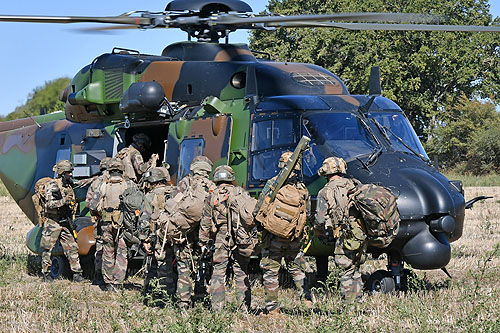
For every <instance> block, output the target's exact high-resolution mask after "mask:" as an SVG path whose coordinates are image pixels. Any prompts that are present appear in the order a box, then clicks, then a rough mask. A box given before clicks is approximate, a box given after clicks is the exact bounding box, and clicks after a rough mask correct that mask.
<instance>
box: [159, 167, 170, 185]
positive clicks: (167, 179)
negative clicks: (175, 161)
mask: <svg viewBox="0 0 500 333" xmlns="http://www.w3.org/2000/svg"><path fill="white" fill-rule="evenodd" d="M155 169H158V170H160V171H161V172H163V174H164V175H165V180H166V181H167V182H169V181H170V172H168V170H169V169H170V165H169V164H168V163H165V166H161V167H157V168H155Z"/></svg>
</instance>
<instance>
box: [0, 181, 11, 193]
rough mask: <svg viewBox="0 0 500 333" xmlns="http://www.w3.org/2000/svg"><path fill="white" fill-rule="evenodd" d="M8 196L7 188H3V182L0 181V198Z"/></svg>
mask: <svg viewBox="0 0 500 333" xmlns="http://www.w3.org/2000/svg"><path fill="white" fill-rule="evenodd" d="M9 195H10V194H9V191H7V188H6V187H5V185H4V184H3V182H2V181H1V180H0V196H1V197H4V196H9Z"/></svg>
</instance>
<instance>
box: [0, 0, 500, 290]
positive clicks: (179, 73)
mask: <svg viewBox="0 0 500 333" xmlns="http://www.w3.org/2000/svg"><path fill="white" fill-rule="evenodd" d="M441 19H442V18H440V17H436V16H433V15H423V14H408V13H336V14H321V15H293V16H265V15H260V16H259V15H254V14H253V13H252V9H251V7H250V6H249V5H248V4H247V3H245V2H243V1H239V0H217V1H207V0H193V1H184V0H174V1H171V2H170V3H168V4H167V6H166V8H165V10H164V11H161V12H146V11H136V12H129V13H125V14H122V15H119V16H106V17H87V16H85V17H81V16H65V17H62V16H13V15H0V22H1V21H3V22H35V23H106V24H113V25H114V26H111V27H109V26H108V27H103V28H101V27H99V28H97V29H96V30H113V29H132V28H133V29H137V28H140V29H144V30H148V29H155V28H176V29H181V30H182V31H184V32H186V33H187V35H188V41H185V42H178V43H174V44H172V45H169V46H167V47H165V49H164V50H163V52H162V53H161V55H149V54H142V53H141V52H139V51H137V50H132V49H124V48H118V47H115V48H113V49H112V51H111V52H110V53H105V54H102V55H100V56H98V57H96V58H95V59H94V60H93V61H92V62H91V63H90V64H88V65H86V66H84V67H83V68H82V69H81V70H80V71H79V72H78V73H77V74H76V75H75V76H74V78H73V80H72V81H71V83H70V84H69V85H68V86H67V87H66V89H65V90H64V91H63V92H61V95H60V99H61V100H62V101H63V102H65V105H66V106H65V110H64V111H60V112H55V113H51V114H47V115H40V116H36V117H30V118H24V119H20V120H13V121H9V122H4V123H0V148H1V149H0V159H1V161H2V163H1V164H0V177H1V179H2V181H3V183H4V184H5V186H6V188H7V189H8V191H9V192H10V194H11V195H12V197H13V198H14V200H15V201H16V202H17V204H18V205H19V206H20V207H21V209H22V210H23V211H24V213H25V214H26V215H27V216H28V218H29V219H30V220H31V221H33V222H34V223H36V222H35V221H36V219H35V211H34V207H33V203H32V201H31V196H32V194H33V191H34V185H35V183H36V181H37V180H38V179H41V178H43V177H47V176H53V172H52V166H53V165H54V164H55V163H57V162H58V161H59V160H63V159H67V160H71V161H72V162H73V164H74V166H75V169H74V172H73V175H74V177H75V178H77V179H79V178H89V177H92V176H94V175H95V174H97V173H98V172H99V163H100V161H101V160H102V159H103V158H104V157H107V156H108V157H111V156H114V155H115V154H116V153H117V152H118V151H119V150H120V149H121V148H123V147H125V146H127V145H129V144H130V143H131V141H132V137H133V135H134V134H136V133H145V134H147V135H148V136H149V137H151V138H153V145H152V146H151V148H150V149H149V151H148V152H147V153H146V154H145V156H144V157H145V158H146V159H147V158H149V156H150V155H151V154H153V153H158V154H159V155H160V156H163V162H164V163H165V164H167V163H168V164H169V165H170V169H169V172H170V176H171V179H172V182H173V183H176V182H177V181H179V180H180V179H182V177H184V176H185V175H186V174H188V173H189V165H190V163H191V161H192V159H193V158H194V156H197V155H201V154H203V155H205V156H207V157H208V158H210V159H211V160H212V161H213V162H214V167H215V166H218V165H222V164H227V165H230V166H231V167H232V168H233V169H234V171H235V174H236V183H237V184H238V185H240V186H242V187H244V188H246V189H247V190H248V191H249V192H250V193H251V194H253V195H255V196H257V195H258V194H259V193H260V191H261V190H262V188H263V186H264V184H265V182H266V181H267V180H268V179H269V178H271V177H273V176H275V175H276V174H277V173H278V168H277V161H278V159H279V156H280V155H281V153H282V152H284V151H287V150H293V149H294V147H295V146H296V145H297V143H298V140H299V139H300V138H301V136H302V135H305V136H308V137H309V138H310V139H311V143H310V148H309V149H308V150H307V151H306V152H305V153H304V154H303V158H302V175H301V176H302V177H303V179H304V181H305V183H306V184H307V186H308V189H309V192H310V194H311V195H312V197H313V199H314V197H315V195H316V194H317V193H318V191H319V190H320V189H321V188H322V187H323V185H324V184H325V180H324V179H322V178H321V177H319V176H318V175H317V170H318V169H319V167H320V166H321V164H322V162H323V160H324V159H325V158H327V157H329V156H339V157H342V158H344V159H345V160H346V162H347V165H348V175H349V176H351V177H354V178H357V179H358V180H360V181H361V182H362V183H374V184H378V185H382V186H385V187H388V188H390V189H391V190H392V192H393V193H394V194H396V196H397V197H398V199H397V204H398V208H399V211H400V215H401V225H400V229H399V233H398V235H397V237H396V239H395V240H394V241H393V242H392V243H391V244H390V245H389V246H388V247H387V248H384V249H380V248H375V247H370V248H369V249H368V252H369V253H371V254H373V255H374V257H377V256H380V255H381V254H383V253H385V254H386V255H387V258H388V265H387V270H378V271H376V272H374V273H373V274H371V275H370V277H369V278H368V281H367V285H366V286H367V288H368V289H369V290H371V291H377V290H380V291H382V292H391V291H393V290H395V289H404V287H405V280H406V279H407V277H408V274H409V271H408V270H407V269H405V268H404V265H405V264H409V265H411V267H413V268H416V269H423V270H429V269H444V270H445V272H446V269H445V267H446V265H447V264H448V262H449V261H450V259H451V245H450V243H452V242H454V241H456V240H458V239H459V238H460V237H461V235H462V232H463V223H464V217H465V209H466V208H470V207H472V205H473V204H474V203H475V202H476V201H478V200H481V199H483V198H484V197H477V198H474V199H472V200H470V201H469V202H465V199H464V190H463V187H462V183H461V182H460V181H454V180H451V181H450V180H448V179H447V178H446V177H445V176H444V175H443V174H441V173H440V172H439V170H438V169H437V167H436V166H434V165H433V164H432V163H431V161H430V160H429V158H428V156H427V154H426V153H425V150H424V149H423V147H422V145H421V143H420V141H419V139H418V137H417V135H416V133H415V131H414V130H413V128H412V126H411V124H410V122H409V121H408V119H407V117H406V116H405V114H404V111H403V110H402V109H401V108H400V107H399V106H398V105H397V104H396V103H394V102H393V101H391V100H390V99H388V98H386V97H383V96H382V89H381V84H380V71H379V70H378V69H377V68H373V69H372V72H371V75H370V78H369V82H370V84H369V86H370V90H369V94H368V95H351V94H350V93H349V91H348V89H347V87H346V85H345V84H344V82H343V81H342V80H341V79H340V78H339V77H338V76H336V75H335V74H333V73H331V72H329V71H328V70H326V69H324V68H321V67H319V66H316V65H313V64H302V63H291V62H275V61H272V60H271V57H270V56H269V55H268V54H265V53H259V52H258V51H251V50H250V49H249V48H248V46H247V45H245V44H230V43H228V35H229V34H230V33H232V32H234V31H237V30H241V29H261V30H274V29H279V28H280V27H288V28H290V27H293V28H303V27H316V28H339V29H349V30H414V31H489V32H500V27H497V26H458V25H442V24H435V23H439V22H438V21H440V20H441ZM352 21H354V23H353V22H352ZM374 22H383V23H374ZM406 22H411V23H406ZM192 39H196V40H197V41H192ZM221 39H225V40H226V42H225V43H220V42H219V41H220V40H221ZM21 165H22V166H23V167H22V168H20V167H19V166H21ZM85 193H86V189H85V188H82V189H77V190H76V195H77V198H78V200H79V202H80V210H79V216H78V217H77V218H76V220H75V225H76V231H77V232H78V238H77V239H78V246H79V253H80V255H81V256H82V258H92V251H93V249H94V244H95V239H94V237H93V226H92V223H91V221H90V218H89V217H88V216H87V215H88V209H87V208H86V207H85V205H84V203H83V202H84V198H85ZM313 202H314V200H313ZM313 206H314V204H313ZM40 236H41V233H40V228H39V226H35V227H34V228H33V229H32V230H31V231H30V232H29V233H28V235H27V245H28V247H29V248H30V250H32V251H34V252H39V251H40V249H39V241H40ZM304 251H305V254H306V255H309V256H314V257H315V258H316V265H317V274H318V276H320V277H325V276H326V275H327V274H328V256H329V255H331V254H332V253H333V248H332V247H329V246H326V245H323V244H322V243H321V242H319V240H318V239H316V238H312V240H311V242H310V243H309V244H307V246H306V248H305V250H304ZM89 260H90V262H91V261H92V260H91V259H89ZM82 261H83V260H82ZM65 270H67V263H65V260H64V257H63V255H62V249H61V248H60V247H56V248H55V249H54V251H53V265H52V271H51V274H53V276H57V275H60V274H63V273H64V272H65Z"/></svg>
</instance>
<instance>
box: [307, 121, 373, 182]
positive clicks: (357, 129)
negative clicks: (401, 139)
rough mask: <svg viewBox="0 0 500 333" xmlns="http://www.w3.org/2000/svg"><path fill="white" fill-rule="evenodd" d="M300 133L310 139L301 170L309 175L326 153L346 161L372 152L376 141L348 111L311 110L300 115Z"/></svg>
mask: <svg viewBox="0 0 500 333" xmlns="http://www.w3.org/2000/svg"><path fill="white" fill-rule="evenodd" d="M302 126H303V133H304V134H305V135H308V136H309V137H310V138H311V143H310V149H309V150H307V151H306V152H305V153H304V158H303V163H304V166H303V172H304V175H305V176H308V177H311V176H313V175H315V174H316V172H317V171H318V169H319V168H320V167H321V164H322V163H323V160H324V159H325V158H327V157H329V156H339V157H342V158H343V159H345V160H349V159H352V158H355V157H357V156H361V155H367V154H370V153H372V152H373V151H374V149H375V147H376V146H377V142H376V141H375V139H374V137H373V136H372V135H371V134H370V132H369V130H368V128H367V127H366V125H365V124H364V123H363V122H362V121H361V120H360V119H359V118H358V117H356V116H355V115H354V114H352V113H350V112H343V113H337V112H335V113H332V112H315V113H311V114H309V115H306V116H304V118H303V120H302Z"/></svg>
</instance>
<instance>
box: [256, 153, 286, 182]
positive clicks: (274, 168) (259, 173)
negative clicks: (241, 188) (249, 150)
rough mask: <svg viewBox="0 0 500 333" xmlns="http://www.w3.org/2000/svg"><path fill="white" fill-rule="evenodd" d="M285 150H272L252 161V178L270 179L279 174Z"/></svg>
mask: <svg viewBox="0 0 500 333" xmlns="http://www.w3.org/2000/svg"><path fill="white" fill-rule="evenodd" d="M285 150H286V149H284V150H281V149H280V150H272V151H267V152H263V153H260V154H257V155H255V156H254V157H253V159H252V178H253V179H257V180H260V179H269V178H272V177H274V176H276V175H277V174H278V171H279V169H278V161H279V159H280V157H281V154H282V153H283V151H285Z"/></svg>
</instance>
